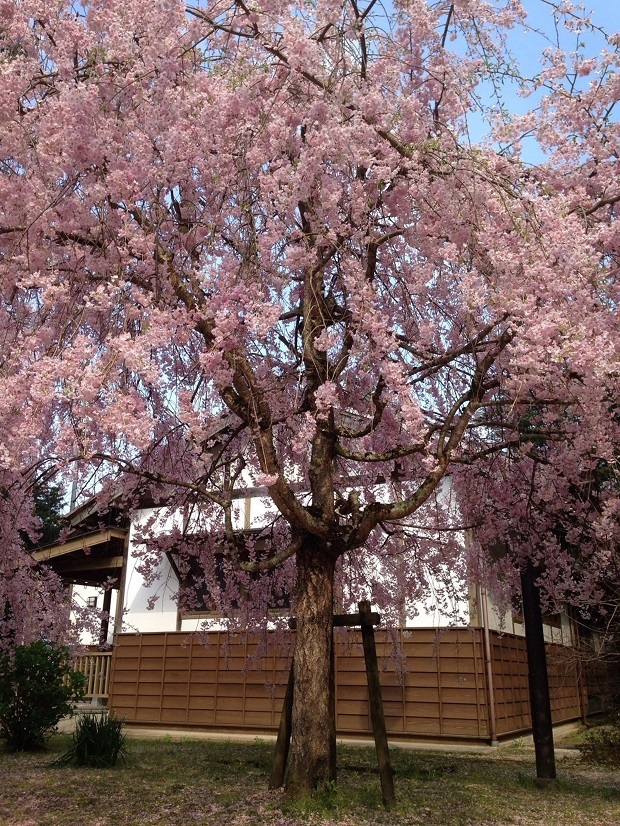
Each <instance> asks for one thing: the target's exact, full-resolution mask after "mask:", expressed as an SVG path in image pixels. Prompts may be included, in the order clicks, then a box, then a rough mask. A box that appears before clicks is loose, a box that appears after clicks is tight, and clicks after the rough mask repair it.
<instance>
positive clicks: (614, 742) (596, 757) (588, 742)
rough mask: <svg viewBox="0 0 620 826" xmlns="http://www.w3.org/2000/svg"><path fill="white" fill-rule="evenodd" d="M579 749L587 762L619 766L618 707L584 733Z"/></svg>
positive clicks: (619, 713)
mask: <svg viewBox="0 0 620 826" xmlns="http://www.w3.org/2000/svg"><path fill="white" fill-rule="evenodd" d="M579 751H580V752H581V757H582V759H583V760H585V761H587V762H588V763H599V764H601V765H603V766H613V767H620V709H617V710H616V711H613V712H612V713H611V714H610V715H609V718H608V719H607V721H606V722H605V723H604V724H603V725H601V726H597V727H596V728H593V729H591V730H590V731H589V732H588V733H587V734H586V737H585V740H584V742H583V743H582V744H581V745H580V746H579Z"/></svg>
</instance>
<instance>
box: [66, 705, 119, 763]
mask: <svg viewBox="0 0 620 826" xmlns="http://www.w3.org/2000/svg"><path fill="white" fill-rule="evenodd" d="M122 729H123V721H122V720H118V719H117V718H116V717H108V716H107V715H102V714H85V715H83V716H82V717H80V718H78V720H77V723H76V726H75V731H74V733H73V740H72V742H71V746H70V748H69V751H67V752H66V754H63V756H62V757H60V758H59V759H58V760H56V761H54V763H53V764H52V765H54V766H90V767H92V768H97V769H110V768H112V766H115V765H116V763H117V761H118V759H119V757H120V758H121V760H124V759H125V756H126V753H127V752H126V749H125V735H124V734H123V731H122Z"/></svg>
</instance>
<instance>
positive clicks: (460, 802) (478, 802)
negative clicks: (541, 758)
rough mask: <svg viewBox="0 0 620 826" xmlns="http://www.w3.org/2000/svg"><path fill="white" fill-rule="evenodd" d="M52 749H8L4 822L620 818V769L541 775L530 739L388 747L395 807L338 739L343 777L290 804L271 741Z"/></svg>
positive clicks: (564, 825) (2, 775) (0, 755)
mask: <svg viewBox="0 0 620 826" xmlns="http://www.w3.org/2000/svg"><path fill="white" fill-rule="evenodd" d="M70 743H71V738H70V737H68V736H56V737H53V738H52V739H51V741H50V749H49V751H48V752H47V753H33V754H15V753H10V752H8V751H5V752H1V751H0V826H78V824H80V826H81V824H83V823H88V824H90V826H147V824H148V826H194V824H195V826H293V825H294V824H306V823H307V824H309V825H310V826H332V824H333V826H374V825H375V824H382V826H412V824H418V823H423V824H429V826H504V825H505V826H508V824H510V825H511V826H512V824H519V826H529V825H530V824H531V826H534V824H536V826H540V824H547V823H548V824H552V826H603V825H604V826H609V824H611V823H615V822H618V811H619V801H620V772H615V771H604V772H602V771H598V770H593V769H592V768H590V767H588V766H585V765H584V764H582V763H580V762H578V761H570V762H568V761H566V762H565V763H560V764H559V766H558V769H559V771H558V774H559V777H560V780H559V781H558V783H557V784H554V785H553V786H552V787H548V788H546V789H539V788H537V787H536V786H535V784H534V775H535V771H534V755H533V751H532V750H531V749H528V748H523V749H519V750H518V751H516V750H502V749H499V750H493V752H490V753H489V754H486V753H485V754H482V755H480V754H476V755H467V754H462V753H458V754H451V753H445V752H444V753H438V752H430V751H424V752H421V751H418V752H416V751H410V750H408V749H400V748H393V749H392V750H391V755H392V761H393V768H394V778H395V785H396V794H397V804H396V807H395V809H393V810H392V811H386V810H385V809H384V808H383V806H382V803H381V788H380V783H379V775H378V772H377V768H376V757H375V754H374V751H373V750H372V749H369V748H356V747H351V746H347V747H339V750H338V766H339V772H338V784H337V785H336V786H332V785H329V786H327V787H325V788H324V789H321V790H320V791H319V792H318V793H317V794H316V795H315V796H314V797H312V798H309V799H306V800H302V801H295V802H287V801H286V800H285V799H284V798H283V795H282V793H281V792H279V791H277V792H270V791H268V790H267V782H268V777H269V773H270V769H271V760H272V756H273V745H272V744H271V743H265V742H260V741H258V742H254V743H233V742H226V741H219V740H218V741H212V740H190V739H172V738H162V739H146V738H145V739H138V738H133V737H132V738H130V739H128V741H127V758H126V762H125V763H124V764H123V763H119V764H117V766H116V767H114V768H112V769H98V768H91V769H88V770H87V771H85V770H84V769H82V768H76V767H71V766H67V767H61V768H50V758H52V759H53V758H54V757H58V756H61V755H62V754H63V753H64V752H66V750H67V748H68V747H69V745H70Z"/></svg>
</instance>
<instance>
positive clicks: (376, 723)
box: [358, 600, 396, 807]
mask: <svg viewBox="0 0 620 826" xmlns="http://www.w3.org/2000/svg"><path fill="white" fill-rule="evenodd" d="M358 610H359V615H360V620H361V626H362V643H363V646H364V660H365V663H366V678H367V680H368V702H369V704H370V718H371V720H372V731H373V734H374V736H375V746H376V749H377V761H378V763H379V777H380V778H381V793H382V795H383V803H384V805H385V806H388V807H389V806H392V805H393V804H394V803H395V802H396V795H395V793H394V778H393V775H392V764H391V762H390V752H389V749H388V741H387V732H386V730H385V717H384V714H383V700H382V698H381V683H380V681H379V663H378V662H377V648H376V646H375V632H374V629H373V621H372V615H371V612H370V602H368V601H367V600H363V601H362V602H359V603H358Z"/></svg>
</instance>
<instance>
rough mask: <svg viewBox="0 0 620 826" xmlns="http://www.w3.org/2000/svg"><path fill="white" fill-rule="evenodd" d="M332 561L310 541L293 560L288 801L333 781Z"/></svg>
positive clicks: (323, 547) (319, 544)
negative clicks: (294, 589) (292, 687)
mask: <svg viewBox="0 0 620 826" xmlns="http://www.w3.org/2000/svg"><path fill="white" fill-rule="evenodd" d="M334 569H335V560H334V558H333V554H332V552H330V550H329V549H328V547H327V543H325V542H323V541H321V540H319V539H317V538H316V537H309V538H308V539H307V540H306V542H305V543H304V544H303V546H302V547H301V549H300V551H299V552H298V554H297V612H296V616H297V634H296V641H295V654H294V656H293V669H294V677H295V691H294V698H293V721H292V735H291V751H290V765H289V771H288V776H287V780H286V791H287V794H288V795H289V796H294V797H297V796H301V795H304V794H312V792H314V791H315V789H316V788H317V787H318V786H321V785H322V784H323V783H326V782H327V781H329V780H335V776H334V765H335V760H334V754H333V737H332V734H333V732H332V725H333V722H332V714H331V703H332V692H333V686H330V682H331V681H330V672H331V655H332V646H333V632H332V628H333V610H334V608H333V593H334Z"/></svg>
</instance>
